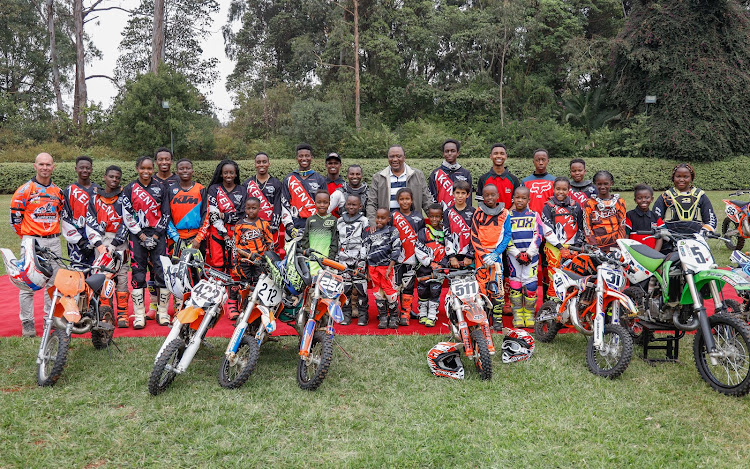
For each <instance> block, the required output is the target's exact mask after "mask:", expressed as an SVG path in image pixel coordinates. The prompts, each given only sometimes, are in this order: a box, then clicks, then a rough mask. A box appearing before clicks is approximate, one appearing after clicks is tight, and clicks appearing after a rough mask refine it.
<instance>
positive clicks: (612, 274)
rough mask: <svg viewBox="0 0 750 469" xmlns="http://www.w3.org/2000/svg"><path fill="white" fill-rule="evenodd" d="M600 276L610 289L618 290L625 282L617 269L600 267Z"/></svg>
mask: <svg viewBox="0 0 750 469" xmlns="http://www.w3.org/2000/svg"><path fill="white" fill-rule="evenodd" d="M602 278H604V282H605V283H606V284H607V286H608V287H609V288H611V289H612V290H620V288H622V286H623V285H624V284H625V276H624V275H623V274H622V272H620V270H618V269H609V268H607V267H602Z"/></svg>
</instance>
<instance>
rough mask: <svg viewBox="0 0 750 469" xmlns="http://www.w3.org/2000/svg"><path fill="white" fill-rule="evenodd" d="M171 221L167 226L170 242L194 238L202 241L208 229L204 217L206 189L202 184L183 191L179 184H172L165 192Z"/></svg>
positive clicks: (195, 184)
mask: <svg viewBox="0 0 750 469" xmlns="http://www.w3.org/2000/svg"><path fill="white" fill-rule="evenodd" d="M167 198H168V200H169V212H170V214H171V216H172V217H171V220H170V221H169V225H168V226H167V236H169V237H170V238H171V239H172V240H174V241H177V240H179V239H184V240H186V239H191V238H195V240H196V241H197V242H199V243H200V242H201V241H203V238H205V236H206V230H207V229H208V224H207V223H208V222H207V220H208V218H207V217H206V205H207V202H206V188H205V187H203V184H199V183H197V182H196V183H194V184H193V186H192V187H191V188H190V189H188V190H185V189H183V188H182V187H181V186H180V184H179V183H177V184H172V185H171V186H169V189H168V190H167Z"/></svg>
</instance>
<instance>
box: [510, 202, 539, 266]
mask: <svg viewBox="0 0 750 469" xmlns="http://www.w3.org/2000/svg"><path fill="white" fill-rule="evenodd" d="M543 237H544V226H543V224H542V217H541V216H539V214H538V213H537V212H534V211H533V210H530V209H529V208H528V207H527V208H526V209H525V210H523V211H522V212H516V211H515V210H511V212H510V243H509V244H508V253H509V254H510V255H511V256H513V257H516V256H518V255H519V254H520V253H522V252H525V253H526V254H528V255H529V257H530V258H531V260H532V261H535V260H536V258H537V255H538V254H539V246H541V245H542V239H543Z"/></svg>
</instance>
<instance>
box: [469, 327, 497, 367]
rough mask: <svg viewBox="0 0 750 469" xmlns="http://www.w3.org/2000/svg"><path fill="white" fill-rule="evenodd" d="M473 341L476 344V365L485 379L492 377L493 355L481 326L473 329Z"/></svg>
mask: <svg viewBox="0 0 750 469" xmlns="http://www.w3.org/2000/svg"><path fill="white" fill-rule="evenodd" d="M471 341H472V342H473V345H474V354H475V355H474V366H475V367H476V368H477V371H478V372H479V376H480V377H481V378H482V379H483V380H489V379H492V356H490V349H489V347H488V346H487V339H485V338H484V334H482V330H481V329H479V328H476V329H474V330H473V331H471Z"/></svg>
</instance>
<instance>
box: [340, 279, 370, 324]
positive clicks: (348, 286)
mask: <svg viewBox="0 0 750 469" xmlns="http://www.w3.org/2000/svg"><path fill="white" fill-rule="evenodd" d="M354 289H356V290H357V312H358V313H359V314H364V315H365V316H366V315H367V311H368V307H369V304H368V301H367V280H365V279H363V278H355V279H352V278H351V277H350V276H347V275H346V274H345V276H344V295H346V303H344V306H343V307H342V308H341V310H342V311H343V313H344V316H345V317H347V318H349V319H351V317H352V295H351V293H352V290H354Z"/></svg>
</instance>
